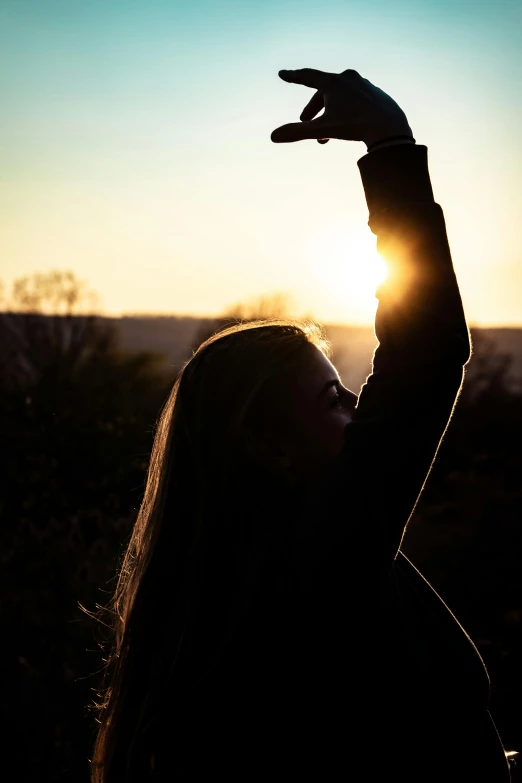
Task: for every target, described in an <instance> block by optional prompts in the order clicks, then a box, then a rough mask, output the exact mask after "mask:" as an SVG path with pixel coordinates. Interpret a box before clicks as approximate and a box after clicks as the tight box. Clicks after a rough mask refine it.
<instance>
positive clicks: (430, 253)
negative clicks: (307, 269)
mask: <svg viewBox="0 0 522 783" xmlns="http://www.w3.org/2000/svg"><path fill="white" fill-rule="evenodd" d="M358 166H359V169H360V172H361V177H362V182H363V186H364V191H365V195H366V200H367V204H368V209H369V222H368V225H369V227H370V229H371V231H372V232H373V233H374V234H375V235H376V236H377V250H378V252H379V253H380V255H381V256H382V257H383V258H384V259H385V261H386V262H387V265H388V269H389V273H388V277H387V279H386V281H385V283H384V284H383V285H382V286H380V288H378V290H377V294H376V296H377V298H378V300H379V303H378V307H377V313H376V320H375V333H376V336H377V339H378V347H377V348H376V350H375V353H374V356H373V363H372V373H371V375H369V377H368V378H367V380H366V382H365V384H364V385H363V386H362V388H361V392H360V395H359V400H358V404H357V407H356V411H355V414H354V417H353V420H352V421H351V422H350V423H349V424H348V425H347V426H346V429H345V445H344V448H343V450H342V451H341V453H340V454H339V455H338V456H337V457H336V459H335V460H334V461H333V462H332V463H331V465H330V466H329V467H328V469H327V470H326V471H325V472H324V473H323V475H322V476H320V477H319V478H318V480H317V482H316V484H315V486H314V487H312V488H310V489H309V490H308V491H307V493H306V497H305V503H304V506H303V508H304V509H306V511H305V512H303V514H302V516H301V519H300V520H298V522H297V527H298V529H297V531H296V541H297V559H298V562H299V568H300V569H301V574H302V576H303V578H304V579H306V580H310V578H311V577H312V576H313V572H314V570H316V571H317V575H318V576H319V573H322V574H323V575H324V573H325V569H326V570H328V569H329V570H331V571H332V573H334V572H335V571H336V568H337V566H338V567H340V568H342V565H340V563H339V558H343V557H344V563H345V564H346V558H347V557H350V558H352V557H356V558H366V556H367V555H368V553H371V563H372V564H373V565H374V566H375V568H380V569H382V568H384V569H386V568H387V567H388V566H391V565H392V563H393V561H394V559H395V557H396V555H397V553H398V550H399V547H400V544H401V540H402V537H403V535H404V532H405V529H406V525H407V523H408V520H409V518H410V516H411V514H412V513H413V510H414V508H415V505H416V503H417V500H418V498H419V495H420V493H421V491H422V488H423V485H424V483H425V481H426V478H427V476H428V474H429V471H430V469H431V465H432V463H433V460H434V458H435V456H436V453H437V450H438V447H439V444H440V441H441V439H442V437H443V435H444V432H445V430H446V427H447V425H448V422H449V420H450V418H451V414H452V411H453V406H454V404H455V401H456V398H457V396H458V394H459V391H460V387H461V384H462V379H463V373H464V370H463V367H464V365H465V364H466V362H467V361H468V359H469V356H470V340H469V332H468V328H467V325H466V321H465V317H464V312H463V308H462V302H461V298H460V293H459V289H458V285H457V281H456V278H455V273H454V270H453V265H452V259H451V253H450V249H449V244H448V239H447V234H446V226H445V222H444V215H443V212H442V209H441V207H440V206H439V205H438V204H436V203H435V201H434V198H433V192H432V188H431V183H430V177H429V172H428V162H427V147H426V146H423V145H409V144H408V145H406V144H404V145H396V146H391V147H387V148H382V149H381V150H377V151H375V152H373V153H370V154H368V155H365V156H364V157H363V158H361V159H360V160H359V161H358ZM336 559H337V561H336ZM345 567H346V566H345ZM372 570H373V569H372Z"/></svg>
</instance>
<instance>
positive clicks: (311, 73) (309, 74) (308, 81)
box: [279, 68, 337, 92]
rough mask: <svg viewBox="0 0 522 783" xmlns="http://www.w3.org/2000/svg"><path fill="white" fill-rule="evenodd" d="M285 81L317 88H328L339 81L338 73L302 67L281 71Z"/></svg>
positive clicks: (280, 73)
mask: <svg viewBox="0 0 522 783" xmlns="http://www.w3.org/2000/svg"><path fill="white" fill-rule="evenodd" d="M279 76H280V77H281V79H283V81H285V82H290V83H291V84H304V86H305V87H314V88H315V89H316V90H323V92H324V91H325V90H327V89H328V88H329V87H331V86H332V84H333V83H334V82H335V81H337V74H336V73H327V72H326V71H316V70H315V68H300V69H299V70H297V71H279Z"/></svg>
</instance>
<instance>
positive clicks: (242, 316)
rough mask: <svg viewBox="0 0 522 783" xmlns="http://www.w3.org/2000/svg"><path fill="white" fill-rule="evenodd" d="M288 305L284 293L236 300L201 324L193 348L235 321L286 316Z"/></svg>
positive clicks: (287, 298) (288, 300)
mask: <svg viewBox="0 0 522 783" xmlns="http://www.w3.org/2000/svg"><path fill="white" fill-rule="evenodd" d="M289 305H290V299H289V297H288V296H287V295H286V294H272V295H271V296H262V297H260V298H258V299H254V300H252V301H251V302H238V303H237V304H235V305H233V306H232V307H231V308H229V309H228V310H226V311H225V312H224V313H223V315H221V316H219V317H218V318H216V319H215V320H214V321H211V322H210V324H208V323H205V324H203V325H202V326H201V329H200V330H199V331H198V333H197V335H196V340H195V343H196V344H195V345H194V349H196V348H197V347H198V346H199V345H201V343H203V342H205V340H206V339H208V338H209V337H210V335H212V334H215V333H216V332H220V331H222V330H223V329H226V328H227V326H232V325H233V324H235V323H238V322H245V321H257V320H258V319H260V318H286V317H287V316H288V314H289Z"/></svg>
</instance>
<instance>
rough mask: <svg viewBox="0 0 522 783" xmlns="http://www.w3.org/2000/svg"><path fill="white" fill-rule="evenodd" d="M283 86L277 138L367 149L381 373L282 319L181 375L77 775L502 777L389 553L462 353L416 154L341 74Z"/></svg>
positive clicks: (430, 597)
mask: <svg viewBox="0 0 522 783" xmlns="http://www.w3.org/2000/svg"><path fill="white" fill-rule="evenodd" d="M280 76H281V78H282V79H284V80H285V81H287V82H292V83H295V84H301V85H306V86H307V87H312V88H315V89H316V92H315V94H314V96H313V97H312V99H311V101H310V103H309V104H308V106H307V107H306V108H305V109H304V111H303V113H302V115H301V122H299V123H292V124H290V125H285V126H282V127H281V128H278V129H277V130H275V131H274V132H273V134H272V140H273V141H274V142H291V141H296V140H299V139H317V140H318V141H321V142H323V143H324V142H325V140H327V139H328V138H337V139H346V140H355V141H363V142H364V143H365V144H366V145H367V147H368V149H369V153H368V154H366V155H364V156H363V157H362V158H361V159H360V160H359V161H358V167H359V170H360V173H361V177H362V183H363V187H364V191H365V195H366V200H367V204H368V208H369V227H370V229H371V231H372V232H373V233H374V234H376V236H377V249H378V251H379V252H380V253H381V255H382V256H383V257H384V258H385V259H386V261H387V263H388V266H389V275H388V278H387V280H386V282H385V283H384V284H383V285H382V286H380V288H379V289H378V291H377V298H378V300H379V304H378V309H377V315H376V322H375V330H376V335H377V338H378V340H379V345H378V348H377V349H376V351H375V354H374V357H373V371H372V373H371V375H370V376H369V377H368V378H367V380H366V383H365V384H364V385H363V386H362V388H361V392H360V394H359V396H357V395H356V394H354V393H353V392H351V391H349V390H348V389H346V388H345V387H344V386H343V384H342V382H341V379H340V377H339V375H338V373H337V371H336V369H335V367H334V366H333V365H332V364H331V363H330V361H329V359H328V358H327V357H328V346H327V343H326V341H325V340H324V338H323V336H322V333H321V331H320V329H319V328H318V327H317V326H314V325H313V324H310V323H304V324H303V323H302V324H299V323H297V322H293V321H283V320H273V321H260V322H254V323H246V324H239V325H236V326H233V327H232V328H229V329H226V330H224V331H222V332H220V333H218V334H215V335H213V336H212V337H210V338H209V339H208V340H207V341H206V342H204V343H203V344H202V345H201V346H200V347H199V348H198V349H197V351H196V352H195V353H194V355H193V356H192V358H191V359H190V360H189V361H188V362H187V363H186V365H185V366H184V367H183V369H182V371H181V372H180V374H179V376H178V378H177V380H176V382H175V384H174V387H173V390H172V393H171V395H170V398H169V400H168V402H167V403H166V406H165V408H164V410H163V412H162V415H161V418H160V420H159V424H158V428H157V433H156V437H155V442H154V448H153V452H152V457H151V462H150V468H149V473H148V480H147V486H146V491H145V496H144V500H143V503H142V506H141V509H140V512H139V516H138V519H137V521H136V524H135V526H134V530H133V533H132V537H131V539H130V542H129V544H128V547H127V549H126V552H125V557H124V560H123V563H122V566H121V569H120V571H119V581H118V584H117V587H116V590H115V594H114V598H113V600H112V602H111V604H110V606H109V609H110V610H111V611H112V612H113V615H112V614H111V624H112V626H113V631H114V640H113V646H112V649H111V651H110V652H111V654H110V656H109V661H108V666H107V670H106V676H107V679H106V682H105V685H106V689H105V690H104V691H103V692H102V695H103V698H102V703H101V705H99V720H100V726H99V731H98V735H97V738H96V743H95V747H94V753H93V759H92V780H93V783H124V782H125V783H127V781H143V780H146V779H148V778H149V776H150V777H151V778H152V779H153V780H155V781H214V780H217V779H219V780H221V779H222V780H226V781H254V780H262V781H269V780H270V781H279V780H287V781H293V780H296V781H297V780H299V781H301V780H310V781H314V782H319V781H333V780H348V781H366V780H369V781H373V780H375V781H381V780H382V781H383V780H393V781H403V782H404V781H457V780H458V781H470V782H471V781H473V782H475V781H488V783H501V782H507V781H508V779H509V773H508V767H507V763H506V758H505V754H504V749H503V746H502V743H501V741H500V739H499V736H498V734H497V731H496V728H495V726H494V724H493V722H492V719H491V717H490V713H489V711H488V702H489V679H488V675H487V672H486V670H485V667H484V664H483V662H482V659H481V658H480V655H479V654H478V652H477V650H476V648H475V647H474V645H473V643H472V642H471V640H470V639H469V637H468V636H467V634H466V633H465V631H464V630H463V629H462V627H461V626H460V625H459V623H458V622H457V620H456V619H455V617H454V616H453V615H452V613H451V612H450V611H449V610H448V608H447V607H446V605H445V604H444V603H443V602H442V600H441V599H440V598H439V596H438V595H437V594H436V593H435V592H434V590H433V589H432V588H431V587H430V585H429V584H428V583H427V582H426V581H425V580H424V578H423V577H422V576H421V574H420V573H419V572H418V571H417V570H416V569H415V567H414V566H413V565H412V564H411V563H410V562H409V560H408V559H407V558H406V557H405V556H404V555H403V554H402V552H401V549H400V546H401V541H402V538H403V535H404V532H405V529H406V525H407V523H408V520H409V518H410V516H411V514H412V511H413V509H414V507H415V505H416V502H417V500H418V497H419V494H420V492H421V490H422V487H423V485H424V482H425V481H426V477H427V475H428V473H429V471H430V467H431V465H432V462H433V459H434V457H435V455H436V452H437V449H438V446H439V443H440V441H441V438H442V436H443V434H444V431H445V429H446V427H447V424H448V421H449V419H450V417H451V414H452V410H453V406H454V403H455V400H456V398H457V396H458V394H459V390H460V387H461V383H462V379H463V367H464V365H465V364H466V363H467V361H468V359H469V356H470V343H469V334H468V329H467V326H466V321H465V318H464V314H463V309H462V304H461V299H460V294H459V289H458V286H457V282H456V280H455V274H454V271H453V267H452V260H451V255H450V249H449V246H448V240H447V236H446V228H445V222H444V217H443V213H442V209H441V208H440V206H439V205H438V204H436V203H435V202H434V199H433V193H432V188H431V184H430V177H429V173H428V166H427V148H426V147H425V146H422V145H418V146H417V145H416V144H415V140H414V139H413V135H412V131H411V128H410V126H409V124H408V121H407V119H406V116H405V114H404V112H403V111H402V110H401V109H400V108H399V106H398V105H397V104H396V103H395V102H394V101H393V100H392V99H391V98H390V97H389V96H388V95H386V94H385V93H384V92H382V91H381V90H380V89H379V88H377V87H375V86H374V85H373V84H371V83H370V82H369V81H368V80H367V79H364V78H362V77H361V76H360V75H359V74H358V73H357V72H356V71H353V70H348V71H344V72H343V73H342V74H330V73H324V72H321V71H316V70H312V69H303V70H298V71H281V72H280ZM323 107H324V108H325V112H324V114H322V115H320V116H319V117H316V115H318V114H319V112H320V111H321V110H322V108H323ZM314 118H315V119H314ZM343 176H344V175H343Z"/></svg>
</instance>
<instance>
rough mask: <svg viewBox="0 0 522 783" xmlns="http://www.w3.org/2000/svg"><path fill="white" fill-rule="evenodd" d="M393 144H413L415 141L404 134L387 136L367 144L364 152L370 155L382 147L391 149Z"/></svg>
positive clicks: (410, 136)
mask: <svg viewBox="0 0 522 783" xmlns="http://www.w3.org/2000/svg"><path fill="white" fill-rule="evenodd" d="M395 144H415V139H414V138H413V136H412V135H410V134H408V135H406V134H405V135H403V136H388V137H384V138H382V139H381V140H380V141H376V142H373V143H371V144H367V148H366V151H367V152H368V153H370V152H374V151H375V150H378V149H381V148H382V147H392V146H394V145H395Z"/></svg>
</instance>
